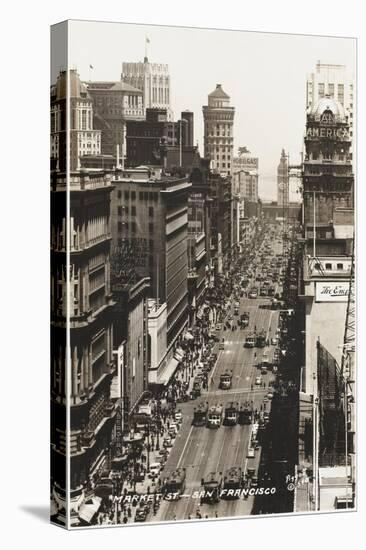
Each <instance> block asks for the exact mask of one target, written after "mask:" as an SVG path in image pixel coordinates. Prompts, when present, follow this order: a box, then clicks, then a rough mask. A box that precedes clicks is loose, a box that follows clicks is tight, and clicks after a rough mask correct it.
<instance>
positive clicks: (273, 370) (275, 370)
mask: <svg viewBox="0 0 366 550" xmlns="http://www.w3.org/2000/svg"><path fill="white" fill-rule="evenodd" d="M277 371H278V367H277V365H273V367H272V372H274V373H275V374H276V372H277Z"/></svg>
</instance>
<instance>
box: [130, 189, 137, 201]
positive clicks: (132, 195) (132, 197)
mask: <svg viewBox="0 0 366 550" xmlns="http://www.w3.org/2000/svg"><path fill="white" fill-rule="evenodd" d="M131 200H132V201H135V200H136V193H135V191H132V192H131Z"/></svg>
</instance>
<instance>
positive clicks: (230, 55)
mask: <svg viewBox="0 0 366 550" xmlns="http://www.w3.org/2000/svg"><path fill="white" fill-rule="evenodd" d="M146 36H147V37H148V38H149V40H150V44H148V58H149V61H151V62H156V63H167V64H168V65H169V71H170V76H171V103H172V108H173V111H174V117H175V119H178V118H180V112H181V111H182V110H185V109H189V110H191V111H193V112H194V119H195V128H194V130H195V138H194V139H195V142H197V141H198V144H199V149H200V152H201V154H203V116H202V105H206V104H207V95H208V94H209V93H210V92H212V91H213V90H214V88H215V87H216V84H217V83H220V84H222V86H223V89H224V90H225V92H226V93H227V94H229V95H230V97H231V105H232V106H234V107H235V120H234V152H235V154H236V151H237V148H238V147H239V146H244V145H245V146H247V147H248V149H249V150H250V151H251V152H252V153H253V154H254V155H256V156H258V157H259V194H260V196H261V197H263V198H274V199H276V173H277V165H278V163H279V158H280V154H281V150H282V147H284V148H285V150H286V151H287V152H288V153H289V154H290V163H299V162H300V155H299V153H300V151H301V150H302V142H303V134H304V128H305V83H306V76H307V74H308V73H310V72H313V71H314V70H315V65H316V62H317V61H318V60H321V61H323V62H327V63H337V64H344V65H346V66H347V68H348V70H349V71H350V73H351V74H355V61H356V41H355V40H354V39H349V38H329V37H314V36H299V35H284V34H269V33H253V32H243V31H218V30H210V29H190V28H179V27H157V26H150V25H146V26H144V25H126V24H120V23H104V22H101V23H95V22H84V21H72V22H70V32H69V67H71V68H73V67H75V68H77V70H78V72H79V74H80V77H81V79H82V80H89V78H90V79H91V80H119V79H120V77H121V69H122V62H123V61H143V58H144V54H145V37H146ZM89 65H92V66H93V67H94V69H93V70H92V71H91V70H90V69H89ZM291 187H292V190H293V191H295V189H296V183H295V182H293V183H292V186H291ZM291 195H292V198H295V199H296V194H295V193H291ZM297 198H299V195H297Z"/></svg>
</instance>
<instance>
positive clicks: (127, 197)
mask: <svg viewBox="0 0 366 550" xmlns="http://www.w3.org/2000/svg"><path fill="white" fill-rule="evenodd" d="M129 198H130V192H129V191H125V199H127V200H128V199H129Z"/></svg>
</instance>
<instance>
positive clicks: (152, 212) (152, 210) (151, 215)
mask: <svg viewBox="0 0 366 550" xmlns="http://www.w3.org/2000/svg"><path fill="white" fill-rule="evenodd" d="M153 217H154V207H153V206H149V218H153Z"/></svg>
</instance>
